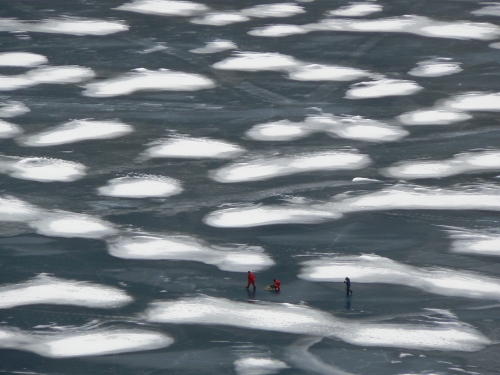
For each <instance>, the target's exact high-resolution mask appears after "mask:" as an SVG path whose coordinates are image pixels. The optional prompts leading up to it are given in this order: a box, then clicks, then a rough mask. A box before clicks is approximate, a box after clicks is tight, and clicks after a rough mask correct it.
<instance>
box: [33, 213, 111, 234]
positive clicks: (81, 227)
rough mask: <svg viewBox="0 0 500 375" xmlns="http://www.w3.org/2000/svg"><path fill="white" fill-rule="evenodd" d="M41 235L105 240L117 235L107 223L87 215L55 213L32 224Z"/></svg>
mask: <svg viewBox="0 0 500 375" xmlns="http://www.w3.org/2000/svg"><path fill="white" fill-rule="evenodd" d="M30 226H31V227H33V228H34V229H36V231H37V232H38V233H39V234H42V235H44V236H52V237H69V238H71V237H79V238H104V237H106V236H109V235H113V234H115V233H116V230H115V229H114V227H113V225H112V224H111V223H109V222H107V221H104V220H102V219H99V218H97V217H93V216H90V215H85V214H76V213H72V212H64V211H60V212H59V211H53V212H47V213H45V214H44V215H42V216H41V218H39V219H38V220H36V221H33V222H31V223H30Z"/></svg>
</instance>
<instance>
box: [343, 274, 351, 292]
mask: <svg viewBox="0 0 500 375" xmlns="http://www.w3.org/2000/svg"><path fill="white" fill-rule="evenodd" d="M344 284H345V293H346V294H347V295H349V292H350V293H351V295H352V290H351V279H349V278H348V277H346V278H345V280H344Z"/></svg>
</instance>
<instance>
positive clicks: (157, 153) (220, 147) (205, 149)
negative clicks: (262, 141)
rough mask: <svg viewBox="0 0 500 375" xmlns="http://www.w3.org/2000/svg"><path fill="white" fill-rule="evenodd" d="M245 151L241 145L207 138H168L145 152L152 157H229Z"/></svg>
mask: <svg viewBox="0 0 500 375" xmlns="http://www.w3.org/2000/svg"><path fill="white" fill-rule="evenodd" d="M244 152H245V149H243V148H242V147H240V146H238V145H235V144H232V143H229V142H225V141H218V140H213V139H207V138H187V137H179V138H169V139H166V140H163V141H157V142H155V143H154V144H153V145H152V147H150V148H148V149H147V150H146V151H145V153H146V155H147V156H149V157H152V158H186V159H203V158H215V159H231V158H233V157H235V156H238V155H241V154H243V153H244Z"/></svg>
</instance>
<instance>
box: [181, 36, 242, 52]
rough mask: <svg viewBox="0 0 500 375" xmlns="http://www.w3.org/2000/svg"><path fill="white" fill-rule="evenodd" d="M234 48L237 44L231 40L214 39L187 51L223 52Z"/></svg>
mask: <svg viewBox="0 0 500 375" xmlns="http://www.w3.org/2000/svg"><path fill="white" fill-rule="evenodd" d="M236 48H238V46H237V45H236V44H234V43H233V42H231V41H230V40H222V39H216V40H214V41H213V42H208V43H207V44H206V46H205V47H201V48H195V49H192V50H189V52H192V53H201V54H208V53H217V52H223V51H227V50H232V49H236Z"/></svg>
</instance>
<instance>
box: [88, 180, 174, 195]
mask: <svg viewBox="0 0 500 375" xmlns="http://www.w3.org/2000/svg"><path fill="white" fill-rule="evenodd" d="M182 190H183V188H182V185H181V182H180V181H178V180H175V179H173V178H169V177H164V176H154V175H142V176H130V177H119V178H114V179H112V180H109V181H108V184H107V185H106V186H101V187H100V188H98V189H97V191H98V192H99V194H100V195H107V196H109V197H123V198H148V197H170V196H172V195H176V194H180V193H181V192H182Z"/></svg>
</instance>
